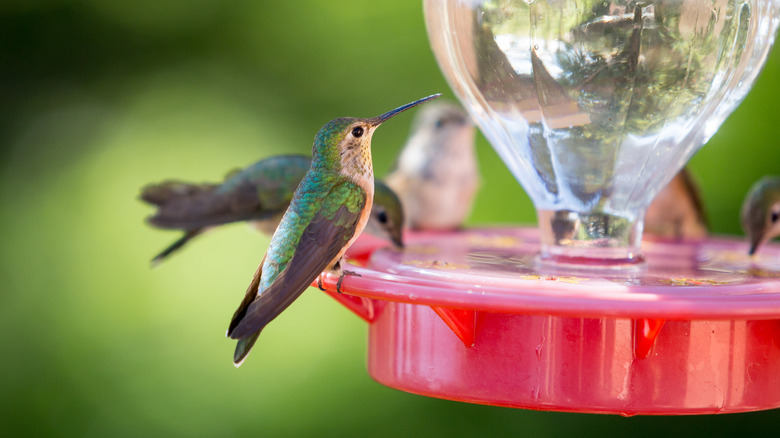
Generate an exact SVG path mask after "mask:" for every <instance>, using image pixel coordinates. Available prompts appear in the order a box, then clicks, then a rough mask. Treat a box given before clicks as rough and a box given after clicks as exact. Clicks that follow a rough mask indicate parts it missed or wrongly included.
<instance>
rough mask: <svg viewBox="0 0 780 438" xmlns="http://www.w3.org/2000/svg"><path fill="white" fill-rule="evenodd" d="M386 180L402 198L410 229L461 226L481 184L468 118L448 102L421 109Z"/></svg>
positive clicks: (472, 128) (458, 108)
mask: <svg viewBox="0 0 780 438" xmlns="http://www.w3.org/2000/svg"><path fill="white" fill-rule="evenodd" d="M385 182H386V183H387V185H388V186H389V187H390V188H391V189H393V190H394V191H395V192H396V194H398V197H399V198H401V204H402V205H403V208H404V213H405V215H406V223H407V225H408V226H409V227H411V228H413V229H453V228H459V227H460V226H461V225H462V224H463V221H464V220H465V219H466V217H467V216H468V214H469V212H470V211H471V205H472V202H473V200H474V195H475V194H476V191H477V186H478V184H479V172H478V170H477V159H476V156H475V150H474V124H473V123H472V122H471V119H470V118H469V116H468V115H467V114H466V113H465V112H464V111H463V110H462V109H461V108H460V107H458V106H456V105H454V104H452V103H448V102H436V103H432V104H430V105H426V106H425V107H424V108H422V109H421V110H420V111H419V113H418V114H417V116H416V117H415V120H414V123H413V124H412V131H411V134H410V136H409V139H408V140H407V142H406V145H405V146H404V148H403V150H402V151H401V154H400V155H399V156H398V161H397V163H396V165H395V168H394V169H393V170H392V171H391V172H390V174H388V175H387V176H386V177H385Z"/></svg>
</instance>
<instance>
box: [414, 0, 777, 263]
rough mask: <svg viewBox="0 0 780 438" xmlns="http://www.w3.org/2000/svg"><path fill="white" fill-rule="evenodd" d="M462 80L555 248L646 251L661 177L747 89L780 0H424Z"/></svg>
mask: <svg viewBox="0 0 780 438" xmlns="http://www.w3.org/2000/svg"><path fill="white" fill-rule="evenodd" d="M424 5H425V16H426V22H427V28H428V34H429V38H430V41H431V46H432V48H433V51H434V53H435V54H436V57H437V60H438V62H439V66H440V67H441V69H442V71H443V73H444V76H445V77H446V78H447V80H448V81H449V83H450V85H451V87H452V88H453V90H454V91H455V94H456V95H457V96H458V98H459V99H460V100H461V102H462V103H463V105H464V106H465V107H466V109H467V110H468V111H469V113H470V114H471V115H472V117H473V118H474V119H475V121H476V122H477V124H478V125H479V127H480V128H481V129H482V132H483V133H484V134H485V136H486V137H487V138H488V140H489V141H490V142H491V143H492V145H493V147H494V148H495V149H496V151H497V152H498V154H499V155H500V156H501V158H502V159H503V160H504V162H505V163H506V165H507V166H508V167H509V169H510V170H511V171H512V173H513V174H514V175H515V177H516V178H517V179H518V180H519V181H520V183H521V184H522V185H523V187H524V188H525V190H526V191H527V192H528V194H529V195H530V197H531V199H532V200H533V202H534V205H535V207H536V209H537V212H538V218H539V222H540V231H541V232H542V243H543V245H542V259H543V260H552V261H554V262H566V263H569V262H570V263H574V264H580V263H587V260H588V259H591V261H592V259H596V260H600V261H603V262H605V264H610V263H617V264H626V263H628V264H632V263H636V262H639V261H641V260H642V255H641V252H640V250H639V244H640V241H641V235H642V218H643V217H644V213H645V210H646V208H647V206H648V205H649V203H650V201H651V200H652V199H653V197H654V196H655V195H656V194H657V193H658V191H659V190H660V189H661V188H663V187H664V185H665V184H666V183H668V182H669V180H671V178H672V177H673V176H674V174H675V173H676V172H677V171H678V170H679V169H680V168H681V167H682V166H683V165H684V164H685V163H686V162H687V161H688V159H690V157H691V156H692V155H693V154H694V153H695V152H696V151H697V150H698V149H699V148H700V147H701V146H702V145H703V144H704V143H705V142H706V141H707V140H708V139H709V138H710V137H711V136H712V135H713V134H714V133H715V132H716V131H717V129H718V128H719V127H720V125H721V124H722V123H723V121H724V120H725V118H726V117H727V116H728V115H729V114H730V113H731V111H733V110H734V108H735V107H736V106H737V105H738V104H739V102H740V101H741V100H742V99H743V98H744V96H745V95H746V93H747V92H748V91H749V89H750V87H751V86H752V84H753V82H754V80H755V78H756V76H757V75H758V73H759V71H760V69H761V67H762V65H763V63H764V60H765V59H766V56H767V54H768V52H769V49H770V47H771V45H772V42H773V40H774V35H775V32H776V29H777V25H778V15H779V14H780V0H770V1H767V0H752V1H734V0H660V1H570V0H504V1H478V0H425V1H424Z"/></svg>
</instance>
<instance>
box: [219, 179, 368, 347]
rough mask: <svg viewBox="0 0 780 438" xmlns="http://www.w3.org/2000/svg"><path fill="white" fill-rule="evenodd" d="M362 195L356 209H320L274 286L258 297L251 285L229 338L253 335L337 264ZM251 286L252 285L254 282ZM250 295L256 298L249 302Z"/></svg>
mask: <svg viewBox="0 0 780 438" xmlns="http://www.w3.org/2000/svg"><path fill="white" fill-rule="evenodd" d="M361 192H362V190H361ZM331 194H333V192H331ZM362 195H363V196H362V200H361V202H360V203H359V204H358V205H351V206H347V205H344V204H342V203H339V204H341V205H340V206H339V207H338V208H336V209H335V211H334V210H332V209H327V208H322V209H320V211H319V212H318V213H316V214H315V215H314V217H313V218H312V220H311V221H310V222H309V225H308V226H307V227H306V229H305V230H304V231H303V234H302V235H301V238H300V241H299V242H298V245H297V247H296V248H295V253H294V255H293V256H292V258H291V259H290V261H289V262H288V263H287V265H286V266H285V268H284V269H283V270H282V271H281V272H280V273H279V275H278V276H277V277H276V278H275V279H274V281H273V283H272V284H271V285H270V286H269V287H267V288H266V289H265V290H263V291H261V293H260V294H259V295H257V286H254V288H253V287H252V285H250V290H247V296H246V297H244V301H243V302H242V303H241V306H239V308H238V310H236V313H235V314H234V315H233V320H232V321H231V322H230V328H228V336H229V337H230V338H232V339H242V338H247V337H249V336H253V335H255V334H256V332H259V331H260V330H262V329H263V328H264V327H265V326H266V325H267V324H268V323H269V322H271V321H272V320H273V319H274V318H276V317H277V316H278V315H279V314H280V313H282V311H284V309H286V308H287V306H289V305H290V304H291V303H292V302H293V301H295V299H296V298H298V297H299V296H300V295H301V293H303V291H304V290H306V288H307V287H308V286H309V285H310V284H311V283H312V282H313V281H314V279H316V278H317V276H318V275H320V274H321V273H322V272H323V271H324V270H326V269H327V268H329V267H331V266H332V265H333V263H335V262H336V261H338V260H337V259H338V257H339V256H340V255H341V254H342V252H343V250H344V249H345V246H346V245H347V244H348V243H349V241H350V240H351V239H352V237H354V236H355V233H356V231H357V226H358V223H359V222H360V220H361V217H362V215H363V210H364V208H365V204H366V196H365V192H362ZM328 201H329V202H333V201H335V200H328ZM329 210H330V211H329ZM334 259H335V260H334ZM255 276H256V279H257V285H259V277H260V276H262V273H261V272H260V271H259V270H258V272H257V273H256V274H255ZM252 284H253V285H254V284H255V280H253V282H252ZM250 294H251V295H256V297H255V298H253V299H251V300H249V297H250Z"/></svg>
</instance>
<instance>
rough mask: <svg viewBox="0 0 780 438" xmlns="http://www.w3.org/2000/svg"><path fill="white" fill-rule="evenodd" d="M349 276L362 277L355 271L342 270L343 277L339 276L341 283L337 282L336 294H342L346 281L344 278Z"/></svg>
mask: <svg viewBox="0 0 780 438" xmlns="http://www.w3.org/2000/svg"><path fill="white" fill-rule="evenodd" d="M347 275H351V276H353V277H362V275H360V274H358V273H357V272H355V271H346V270H342V271H341V275H339V281H338V282H336V292H338V293H341V283H342V282H343V281H344V277H346V276H347Z"/></svg>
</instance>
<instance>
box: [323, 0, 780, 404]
mask: <svg viewBox="0 0 780 438" xmlns="http://www.w3.org/2000/svg"><path fill="white" fill-rule="evenodd" d="M424 7H425V17H426V24H427V29H428V36H429V39H430V43H431V46H432V48H433V52H434V54H435V55H436V57H437V60H438V63H439V66H440V68H441V70H442V72H443V73H444V76H445V77H446V78H447V80H448V82H449V84H450V86H451V87H452V89H453V91H454V92H455V95H456V96H457V97H458V98H459V99H460V101H461V103H462V104H463V106H464V107H465V108H466V110H467V111H468V112H469V114H470V115H471V117H472V118H473V119H474V120H475V122H476V124H477V125H478V126H479V128H480V129H481V131H482V132H483V134H484V135H485V137H486V138H487V139H488V141H489V142H490V143H491V144H492V146H493V147H494V148H495V149H496V151H497V152H498V154H499V155H500V156H501V158H502V159H503V161H504V162H505V163H506V165H507V166H508V168H509V169H510V170H511V171H512V173H513V174H514V175H515V177H516V178H517V179H518V180H519V181H520V183H521V184H522V186H523V187H524V188H525V190H526V191H527V192H528V194H529V196H530V197H531V199H532V200H533V202H534V205H535V207H536V209H537V217H538V219H539V227H538V230H537V229H529V228H521V227H503V228H479V229H466V230H460V231H454V232H422V231H421V232H409V233H407V235H406V239H405V240H406V247H405V248H404V249H403V250H396V249H392V248H388V247H386V244H384V243H380V242H379V241H378V240H375V239H372V238H371V237H370V236H364V237H361V238H360V239H359V240H358V241H357V243H356V244H355V245H353V247H352V248H350V250H349V251H348V253H347V258H348V259H350V260H351V261H352V262H353V264H356V266H350V270H353V271H354V272H355V273H356V274H358V275H357V276H355V275H350V276H347V277H346V278H345V280H344V282H343V284H342V287H341V291H342V292H343V293H341V294H339V293H336V292H335V290H336V281H337V280H338V279H337V277H335V276H333V275H325V276H324V282H323V284H324V286H325V287H326V289H327V290H328V293H329V294H330V295H332V296H333V297H334V298H336V299H337V300H338V301H339V302H341V303H342V304H344V305H345V306H347V307H348V308H349V309H351V310H352V311H354V312H355V313H357V314H358V315H359V316H360V317H362V318H363V319H365V320H366V321H367V322H368V324H369V334H368V371H369V373H370V374H371V376H372V377H373V378H374V379H376V380H377V381H379V382H380V383H382V384H385V385H388V386H390V387H394V388H398V389H401V390H404V391H409V392H412V393H417V394H422V395H427V396H433V397H440V398H446V399H452V400H460V401H465V402H473V403H483V404H490V405H499V406H511V407H518V408H527V409H541V410H553V411H569V412H593V413H614V414H620V415H637V414H663V415H666V414H713V413H725V412H743V411H753V410H761V409H771V408H775V407H778V406H780V247H779V246H778V245H766V246H764V247H763V248H762V250H761V253H760V255H759V256H756V257H752V258H751V257H748V255H747V252H748V248H747V247H748V244H747V242H744V241H742V240H738V239H736V238H727V237H717V238H705V239H699V240H682V241H666V240H653V239H652V238H650V237H645V238H644V239H643V238H642V229H643V218H644V213H645V211H646V209H647V206H648V205H649V203H650V201H651V200H652V199H653V197H654V196H655V195H656V194H657V193H658V192H659V191H660V189H661V188H663V187H664V185H665V184H666V183H668V182H669V181H670V180H671V179H672V177H673V176H674V175H675V174H676V173H677V172H678V171H679V170H680V169H681V168H682V166H684V164H685V163H686V162H687V161H688V159H690V157H691V156H692V155H693V154H694V153H695V152H696V151H697V150H698V149H699V148H700V147H701V146H702V145H703V144H704V143H706V142H707V140H708V139H709V138H710V137H711V136H712V135H713V134H715V132H717V129H718V128H719V127H720V125H721V124H722V122H723V121H724V120H725V118H726V117H727V116H728V114H729V113H731V111H733V110H734V108H736V106H737V105H738V104H739V103H740V102H741V100H742V99H743V98H744V96H745V95H746V94H747V92H748V91H749V89H750V88H751V86H752V85H753V83H754V81H755V78H756V77H757V75H758V73H759V72H760V70H761V66H762V65H763V63H764V61H765V59H766V56H767V54H768V52H769V49H770V47H771V45H772V43H773V40H774V37H775V33H776V30H777V26H778V23H779V22H780V20H778V17H780V0H745V1H742V0H741V1H733V0H655V1H653V0H648V1H634V0H623V1H604V2H601V1H599V2H587V1H568V0H565V1H561V0H508V1H488V0H473V1H465V0H425V1H424ZM734 217H735V220H736V218H737V217H738V214H737V213H736V212H735V214H734Z"/></svg>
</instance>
